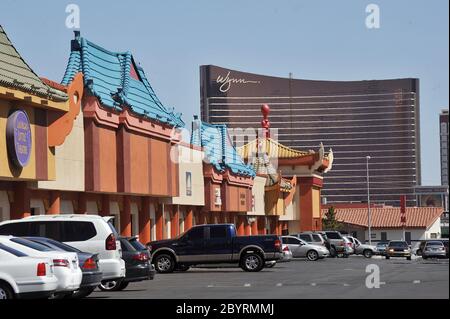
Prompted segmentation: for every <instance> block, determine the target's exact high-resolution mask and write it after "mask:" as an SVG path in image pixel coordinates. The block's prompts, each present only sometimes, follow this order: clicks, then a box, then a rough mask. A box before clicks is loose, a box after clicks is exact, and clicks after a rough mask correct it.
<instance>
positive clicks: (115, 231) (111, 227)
mask: <svg viewBox="0 0 450 319" xmlns="http://www.w3.org/2000/svg"><path fill="white" fill-rule="evenodd" d="M108 226H109V229H111V231H112V233H113V234H114V237H116V238H119V237H120V236H119V233H118V232H117V230H116V228H115V227H114V225H113V223H111V222H108Z"/></svg>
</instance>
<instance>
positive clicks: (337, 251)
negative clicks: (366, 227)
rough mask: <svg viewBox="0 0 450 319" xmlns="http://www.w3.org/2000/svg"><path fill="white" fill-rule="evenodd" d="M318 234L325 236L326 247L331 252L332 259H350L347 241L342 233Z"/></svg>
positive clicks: (323, 232)
mask: <svg viewBox="0 0 450 319" xmlns="http://www.w3.org/2000/svg"><path fill="white" fill-rule="evenodd" d="M318 233H320V234H322V235H324V238H326V241H327V243H326V247H327V249H328V250H329V251H330V257H336V256H338V255H340V256H343V257H348V255H349V252H348V248H347V245H346V241H345V239H344V237H343V236H342V234H341V233H340V232H338V231H321V232H318Z"/></svg>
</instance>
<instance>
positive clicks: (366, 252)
mask: <svg viewBox="0 0 450 319" xmlns="http://www.w3.org/2000/svg"><path fill="white" fill-rule="evenodd" d="M363 255H364V257H366V258H372V256H373V251H371V250H370V249H366V250H364V252H363Z"/></svg>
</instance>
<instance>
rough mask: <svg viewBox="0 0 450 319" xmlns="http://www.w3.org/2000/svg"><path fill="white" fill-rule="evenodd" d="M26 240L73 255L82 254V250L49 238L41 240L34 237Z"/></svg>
mask: <svg viewBox="0 0 450 319" xmlns="http://www.w3.org/2000/svg"><path fill="white" fill-rule="evenodd" d="M26 239H28V240H31V241H34V242H37V243H39V244H42V245H45V246H47V247H50V248H55V249H57V250H62V251H68V252H71V253H80V252H81V250H79V249H77V248H75V247H72V246H69V245H67V244H64V243H61V242H59V241H56V240H53V239H49V238H43V239H41V238H32V237H30V238H26Z"/></svg>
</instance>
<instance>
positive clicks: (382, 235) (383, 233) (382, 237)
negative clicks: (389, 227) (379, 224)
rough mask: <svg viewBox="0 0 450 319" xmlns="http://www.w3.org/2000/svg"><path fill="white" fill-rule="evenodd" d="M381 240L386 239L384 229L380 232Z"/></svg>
mask: <svg viewBox="0 0 450 319" xmlns="http://www.w3.org/2000/svg"><path fill="white" fill-rule="evenodd" d="M381 240H382V241H386V240H387V233H386V232H385V231H383V232H381Z"/></svg>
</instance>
